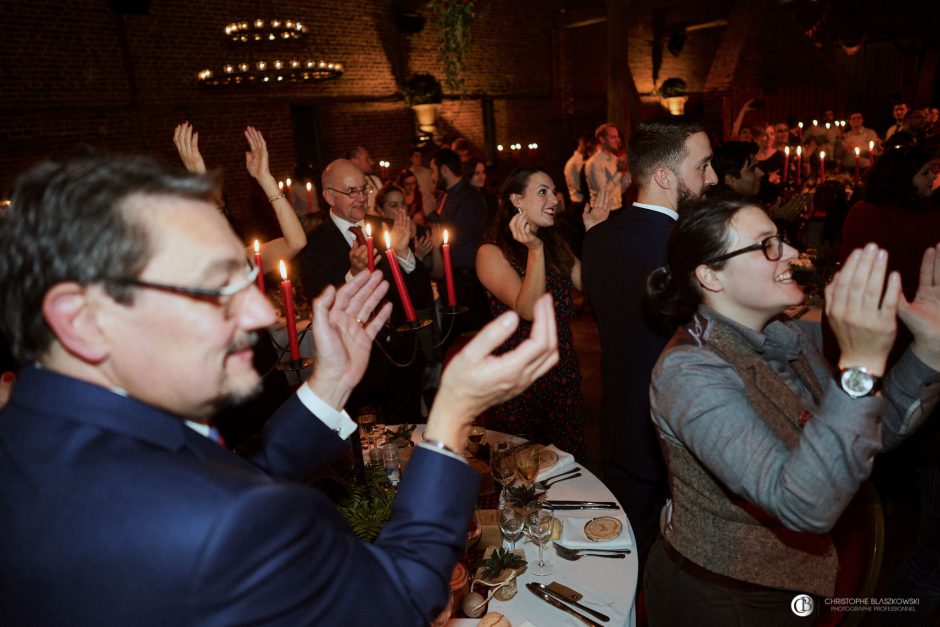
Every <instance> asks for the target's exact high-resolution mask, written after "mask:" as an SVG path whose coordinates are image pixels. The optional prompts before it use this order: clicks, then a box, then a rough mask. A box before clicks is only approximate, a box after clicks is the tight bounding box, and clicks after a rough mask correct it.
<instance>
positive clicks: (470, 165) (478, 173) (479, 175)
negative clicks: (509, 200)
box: [462, 157, 499, 224]
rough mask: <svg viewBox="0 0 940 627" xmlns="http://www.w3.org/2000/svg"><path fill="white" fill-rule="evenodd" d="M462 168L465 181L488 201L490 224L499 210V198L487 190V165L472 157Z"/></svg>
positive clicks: (488, 220)
mask: <svg viewBox="0 0 940 627" xmlns="http://www.w3.org/2000/svg"><path fill="white" fill-rule="evenodd" d="M462 168H463V178H464V180H465V181H467V182H468V183H470V187H472V188H473V189H475V190H477V191H478V192H480V195H481V196H483V200H485V201H486V223H487V224H490V223H491V222H492V221H493V219H494V218H495V217H496V212H497V211H498V210H499V198H497V197H496V194H494V193H493V192H491V191H490V190H489V189H487V186H486V163H484V161H483V159H480V158H479V157H470V158H469V159H467V160H466V161H463V162H462Z"/></svg>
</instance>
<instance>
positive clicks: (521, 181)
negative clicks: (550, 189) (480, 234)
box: [486, 167, 574, 274]
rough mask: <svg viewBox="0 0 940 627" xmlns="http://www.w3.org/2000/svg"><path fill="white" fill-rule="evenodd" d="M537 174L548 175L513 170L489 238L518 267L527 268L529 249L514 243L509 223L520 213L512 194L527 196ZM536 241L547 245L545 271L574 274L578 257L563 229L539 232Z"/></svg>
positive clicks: (526, 168)
mask: <svg viewBox="0 0 940 627" xmlns="http://www.w3.org/2000/svg"><path fill="white" fill-rule="evenodd" d="M536 172H542V173H543V174H544V173H545V171H544V170H541V169H539V168H529V167H521V168H516V169H515V170H513V171H512V172H511V173H510V174H509V176H508V177H507V178H506V181H505V182H504V183H503V187H502V188H501V189H500V190H499V211H498V212H497V213H496V219H495V220H494V221H493V224H492V226H491V227H490V229H489V231H488V232H487V234H486V241H487V242H488V243H491V244H494V245H495V246H496V247H497V248H499V249H500V250H501V251H503V255H505V256H506V259H509V260H510V261H515V263H516V265H517V266H520V267H522V268H525V265H526V257H527V256H528V249H527V248H526V247H525V245H524V244H520V243H519V242H517V241H516V240H515V239H513V236H512V231H510V230H509V221H510V220H512V217H513V216H514V215H516V213H517V211H516V208H515V206H513V204H512V201H511V200H510V199H509V196H510V195H511V194H519V195H523V194H525V191H526V188H527V187H528V186H529V179H531V178H532V175H533V174H535V173H536ZM536 237H538V238H539V239H540V240H542V243H543V244H544V245H545V269H546V271H549V272H553V273H555V274H571V268H572V267H574V253H572V252H571V247H570V246H568V243H567V242H566V241H565V239H564V237H563V236H562V234H561V232H560V231H559V229H557V228H554V227H549V228H540V229H539V230H538V231H536Z"/></svg>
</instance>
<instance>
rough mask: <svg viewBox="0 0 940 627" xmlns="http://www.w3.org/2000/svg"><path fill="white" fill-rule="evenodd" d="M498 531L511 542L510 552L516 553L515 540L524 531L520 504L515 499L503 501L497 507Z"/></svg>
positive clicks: (523, 517) (523, 519)
mask: <svg viewBox="0 0 940 627" xmlns="http://www.w3.org/2000/svg"><path fill="white" fill-rule="evenodd" d="M499 529H500V531H502V532H503V535H504V536H505V537H506V539H507V540H509V541H510V542H512V552H513V553H515V552H516V540H518V539H519V538H520V537H521V536H522V532H523V531H524V529H525V516H524V514H523V512H522V503H520V502H519V501H517V500H515V499H508V500H506V501H503V502H502V503H501V504H500V506H499Z"/></svg>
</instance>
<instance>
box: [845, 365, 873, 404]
mask: <svg viewBox="0 0 940 627" xmlns="http://www.w3.org/2000/svg"><path fill="white" fill-rule="evenodd" d="M841 383H842V389H843V390H845V392H846V393H847V394H848V395H849V396H852V397H854V398H858V397H860V396H865V395H866V394H869V393H871V391H872V389H873V388H874V387H875V379H874V377H872V376H871V375H870V374H868V373H867V372H864V371H862V370H859V369H858V368H847V369H846V370H845V371H844V372H843V373H842V379H841Z"/></svg>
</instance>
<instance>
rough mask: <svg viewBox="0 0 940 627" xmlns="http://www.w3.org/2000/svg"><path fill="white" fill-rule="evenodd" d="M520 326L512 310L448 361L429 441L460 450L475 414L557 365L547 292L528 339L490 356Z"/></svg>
mask: <svg viewBox="0 0 940 627" xmlns="http://www.w3.org/2000/svg"><path fill="white" fill-rule="evenodd" d="M518 324H519V316H518V315H517V314H516V313H515V312H512V311H509V312H506V313H504V314H503V315H502V316H500V317H498V318H497V319H496V320H494V321H492V322H491V323H489V324H488V325H486V326H485V327H483V329H482V330H481V331H480V332H479V333H477V334H476V336H475V337H474V338H473V340H471V341H470V343H469V344H467V345H466V346H465V347H464V348H463V350H461V351H460V352H459V353H457V355H456V356H455V357H454V358H453V359H452V360H451V362H450V364H448V366H447V368H445V369H444V373H443V375H442V376H441V386H440V389H439V391H438V393H437V398H436V399H435V400H434V405H433V406H432V407H431V413H430V415H429V416H428V426H427V429H425V436H426V437H427V438H430V439H435V440H441V441H443V442H444V443H445V444H447V445H448V446H450V447H451V448H452V449H454V450H460V449H461V448H462V447H463V445H464V442H465V440H466V436H467V430H468V429H469V428H470V424H471V423H472V422H473V419H474V418H475V417H476V416H478V415H480V414H481V413H483V412H484V411H485V410H486V409H488V408H490V407H492V406H493V405H496V404H497V403H502V402H503V401H507V400H509V399H511V398H513V397H515V396H517V395H519V394H521V393H522V392H523V391H524V390H525V389H526V388H527V387H529V386H530V385H531V384H532V383H533V382H534V381H535V380H536V379H538V378H539V377H541V376H542V375H544V374H545V373H546V372H548V371H549V370H550V369H551V368H552V367H553V366H554V365H555V364H557V363H558V333H557V330H556V327H555V310H554V308H553V307H552V299H551V296H550V295H549V294H545V295H543V296H541V297H540V298H539V299H538V301H536V303H535V306H534V308H533V321H532V329H531V332H530V334H529V338H528V339H527V340H525V341H524V342H523V343H522V344H520V345H519V346H518V347H517V348H516V349H514V350H512V351H509V352H508V353H503V354H502V355H498V356H497V355H494V354H493V351H495V350H496V349H497V348H499V346H500V345H501V344H502V343H503V342H505V341H506V340H507V339H508V338H509V336H511V335H512V333H513V332H514V331H515V330H516V327H517V326H518Z"/></svg>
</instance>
